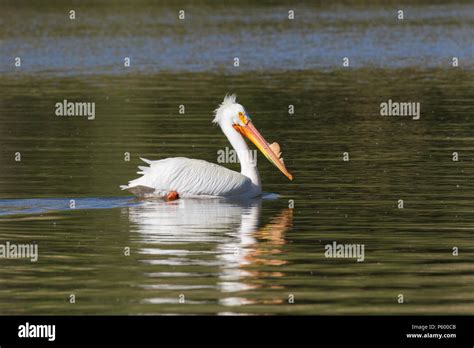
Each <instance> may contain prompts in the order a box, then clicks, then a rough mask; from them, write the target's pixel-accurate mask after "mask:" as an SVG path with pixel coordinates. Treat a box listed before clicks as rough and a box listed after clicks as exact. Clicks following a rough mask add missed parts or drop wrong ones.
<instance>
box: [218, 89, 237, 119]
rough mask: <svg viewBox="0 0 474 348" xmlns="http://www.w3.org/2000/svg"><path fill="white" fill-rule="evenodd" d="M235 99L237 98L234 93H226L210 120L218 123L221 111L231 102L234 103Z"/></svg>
mask: <svg viewBox="0 0 474 348" xmlns="http://www.w3.org/2000/svg"><path fill="white" fill-rule="evenodd" d="M236 100H237V95H236V94H226V95H225V97H224V100H223V101H222V103H221V105H219V107H218V108H217V109H215V110H214V119H213V120H212V122H214V123H218V122H219V120H220V118H221V116H222V111H223V110H224V109H225V108H226V107H228V106H231V105H232V104H235V102H236Z"/></svg>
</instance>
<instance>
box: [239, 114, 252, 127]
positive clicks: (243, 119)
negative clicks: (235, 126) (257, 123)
mask: <svg viewBox="0 0 474 348" xmlns="http://www.w3.org/2000/svg"><path fill="white" fill-rule="evenodd" d="M239 118H240V121H242V123H243V124H245V125H246V124H248V123H249V121H250V118H249V117H248V116H247V115H245V114H244V113H243V112H239Z"/></svg>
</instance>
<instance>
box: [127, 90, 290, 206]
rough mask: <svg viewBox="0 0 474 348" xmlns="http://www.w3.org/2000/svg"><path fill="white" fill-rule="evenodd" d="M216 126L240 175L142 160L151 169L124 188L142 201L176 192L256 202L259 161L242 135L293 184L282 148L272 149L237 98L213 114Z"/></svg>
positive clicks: (185, 161) (202, 164)
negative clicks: (233, 154)
mask: <svg viewBox="0 0 474 348" xmlns="http://www.w3.org/2000/svg"><path fill="white" fill-rule="evenodd" d="M214 112H215V117H214V120H213V122H214V123H217V124H218V125H219V126H220V127H221V129H222V132H223V133H224V134H225V135H226V137H227V139H228V140H229V142H230V143H231V145H232V146H233V148H234V150H236V153H237V156H238V158H239V162H240V165H241V173H237V172H235V171H232V170H230V169H227V168H225V167H222V166H219V165H217V164H214V163H209V162H206V161H202V160H196V159H189V158H185V157H175V158H167V159H163V160H158V161H150V160H147V159H143V158H142V160H143V161H144V162H146V163H148V164H149V166H148V167H145V166H139V167H138V168H139V169H140V171H139V172H138V174H142V177H140V178H138V179H135V180H132V181H130V182H129V183H128V185H123V186H121V188H122V189H123V190H129V191H130V192H132V193H133V194H134V195H136V196H139V197H167V195H168V194H169V193H170V192H174V193H176V194H177V195H175V196H176V197H183V198H184V197H192V198H195V197H232V198H253V197H256V196H259V195H260V194H261V193H262V185H261V182H260V176H259V173H258V169H257V165H256V161H253V160H252V156H249V151H250V150H249V148H248V146H247V143H246V142H245V140H244V138H243V136H242V135H245V136H246V137H247V138H249V139H250V140H251V141H252V142H253V143H254V144H255V145H256V146H257V147H258V148H259V149H260V151H262V153H263V154H264V155H265V156H266V157H267V158H268V159H269V160H270V161H271V162H272V163H273V164H274V165H275V166H277V167H278V168H279V169H280V170H281V171H282V172H283V173H284V174H285V175H286V176H287V177H288V178H289V179H290V180H291V179H292V176H291V174H290V173H288V171H287V170H286V168H285V165H284V164H283V159H282V158H281V157H280V155H281V153H280V147H279V145H278V144H276V143H273V144H272V145H269V144H268V143H267V142H266V141H265V139H264V138H263V136H262V135H261V134H260V133H259V132H258V131H257V129H256V128H255V127H254V126H253V124H252V122H251V120H250V118H249V117H248V115H247V113H246V112H245V109H244V107H243V106H242V105H240V104H237V103H236V97H235V95H230V96H226V97H225V98H224V101H223V102H222V104H221V105H220V106H219V107H218V108H217V109H216V110H215V111H214Z"/></svg>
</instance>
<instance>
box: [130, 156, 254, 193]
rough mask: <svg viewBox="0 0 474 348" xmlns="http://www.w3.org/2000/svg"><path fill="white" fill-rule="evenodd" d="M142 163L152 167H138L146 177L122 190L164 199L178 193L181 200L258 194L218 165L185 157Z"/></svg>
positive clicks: (247, 182)
mask: <svg viewBox="0 0 474 348" xmlns="http://www.w3.org/2000/svg"><path fill="white" fill-rule="evenodd" d="M142 160H143V161H144V162H146V163H148V164H149V166H148V167H145V166H139V167H138V168H139V169H140V171H139V172H138V174H142V175H143V176H142V177H140V178H138V179H135V180H132V181H130V182H129V184H128V185H124V186H121V188H122V189H124V190H129V191H130V192H132V193H133V194H135V195H137V196H158V197H163V196H166V194H167V193H168V192H170V191H176V192H178V194H179V195H180V197H197V196H199V197H202V196H210V197H239V196H245V195H250V194H252V193H254V191H255V190H256V188H255V187H254V185H253V184H252V181H251V180H250V179H249V178H248V177H246V176H245V175H242V174H240V173H237V172H235V171H233V170H230V169H227V168H225V167H221V166H219V165H217V164H214V163H209V162H206V161H202V160H196V159H190V158H185V157H175V158H166V159H163V160H159V161H150V160H147V159H143V158H142Z"/></svg>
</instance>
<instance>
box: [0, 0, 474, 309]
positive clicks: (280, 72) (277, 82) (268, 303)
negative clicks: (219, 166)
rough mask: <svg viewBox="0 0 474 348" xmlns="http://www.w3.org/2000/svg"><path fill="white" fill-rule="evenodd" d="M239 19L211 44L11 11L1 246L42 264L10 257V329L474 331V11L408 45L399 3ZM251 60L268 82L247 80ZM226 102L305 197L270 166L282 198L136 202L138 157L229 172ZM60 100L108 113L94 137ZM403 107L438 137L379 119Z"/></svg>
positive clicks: (135, 14) (5, 9) (439, 17)
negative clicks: (112, 323)
mask: <svg viewBox="0 0 474 348" xmlns="http://www.w3.org/2000/svg"><path fill="white" fill-rule="evenodd" d="M185 5H186V3H185ZM240 5H241V6H240V7H239V6H231V7H230V8H224V7H222V6H216V7H213V6H208V7H204V8H202V7H196V6H195V7H192V10H193V11H198V12H193V11H191V13H190V14H189V20H190V21H194V22H193V23H194V24H193V26H192V27H188V26H187V24H186V25H184V24H183V25H182V24H180V23H176V21H175V19H174V17H173V16H174V15H175V10H177V9H178V8H179V4H178V5H176V6H177V7H176V8H175V7H166V6H163V7H153V6H150V5H149V4H148V3H143V4H141V5H140V6H137V8H136V9H133V11H132V10H131V9H130V8H127V7H126V6H125V5H120V6H118V5H117V6H115V7H110V8H101V11H103V12H100V11H99V12H92V11H91V10H90V8H86V7H85V8H84V11H90V12H88V15H87V17H85V19H84V21H83V22H81V21H79V20H78V19H76V22H74V26H75V27H74V29H70V28H67V27H66V25H67V24H66V23H68V22H65V23H62V22H61V21H60V20H59V19H58V18H59V16H60V13H61V11H63V8H62V7H61V6H60V5H57V6H51V7H49V8H48V7H47V8H44V9H41V10H38V9H36V8H34V7H31V6H19V7H18V8H15V7H13V6H7V5H3V6H2V7H1V11H2V14H8V15H7V16H2V18H1V21H2V22H1V24H2V31H1V34H0V35H1V48H2V50H1V54H0V56H1V59H2V61H1V62H2V65H1V67H0V72H2V74H3V75H2V76H1V78H0V86H1V91H2V92H1V98H0V145H1V148H0V243H5V242H6V241H10V242H16V243H32V242H36V243H37V244H38V248H39V259H38V261H37V262H35V263H33V262H30V261H29V260H26V259H21V260H5V259H0V262H1V265H2V267H0V313H1V314H231V313H234V314H415V313H416V314H434V313H436V314H472V313H473V311H474V266H473V263H472V260H473V256H474V240H473V237H472V236H473V232H474V231H473V226H474V199H473V197H474V182H473V181H472V179H471V176H472V175H471V174H472V173H473V170H474V145H473V144H474V142H473V141H474V137H473V130H474V121H473V118H472V116H473V87H474V83H473V81H474V71H473V70H472V67H473V60H472V44H469V42H471V43H472V37H473V36H472V32H473V22H472V18H473V17H472V13H473V11H474V7H473V6H472V4H469V3H463V2H461V3H458V4H452V5H426V4H424V3H423V2H420V3H419V4H417V5H413V6H411V7H409V6H408V5H407V6H408V7H409V8H410V9H413V12H411V13H412V16H416V19H409V20H406V21H405V22H404V23H405V27H403V28H398V29H397V30H395V31H394V30H393V29H394V28H395V26H396V23H397V22H396V21H395V20H394V22H386V21H385V20H384V18H388V17H390V16H391V15H392V12H391V11H392V9H393V8H395V12H396V9H397V5H394V4H391V5H386V6H375V5H373V6H372V5H370V6H369V5H351V6H350V7H349V9H348V8H347V7H345V6H342V5H341V6H342V7H341V6H334V7H331V6H329V7H328V6H323V5H318V6H316V5H314V6H310V5H306V7H304V8H305V9H306V10H305V11H300V12H297V15H299V16H301V18H302V23H299V24H296V22H295V23H292V24H290V23H287V22H282V21H283V19H284V18H285V16H286V13H287V7H285V6H282V5H281V4H280V3H272V2H270V3H268V4H266V6H261V7H252V5H250V4H247V3H245V2H242V3H240ZM78 6H80V5H78ZM186 6H187V5H186ZM154 11H156V12H154ZM160 11H162V12H160ZM279 11H283V12H282V13H283V15H282V14H281V13H280V12H279ZM66 13H67V12H66ZM298 13H299V14H298ZM409 13H410V12H409ZM312 15H314V16H316V18H317V19H318V20H313V18H314V17H312ZM374 15H375V17H374ZM15 16H20V17H21V18H23V20H22V21H15V20H14V18H15ZM206 16H210V18H212V21H209V20H206V19H205V18H207V17H206ZM280 16H283V19H280ZM319 19H324V20H323V21H320V20H319ZM123 23H137V24H136V25H135V26H125V25H123ZM293 24H294V25H293ZM178 25H181V27H182V29H181V30H178V29H177V28H176V26H178ZM19 26H22V30H21V31H18V30H17V31H16V30H15V28H17V29H18V28H19ZM157 28H158V29H160V30H161V31H157V30H156V29H157ZM428 33H429V34H428ZM400 35H401V36H400ZM403 36H408V37H410V40H412V41H406V40H402V39H403ZM197 38H199V39H197ZM394 39H395V41H393V40H394ZM318 40H319V41H318ZM469 40H471V41H469ZM262 42H264V43H265V45H262ZM316 42H320V45H316V44H315V43H316ZM236 43H240V44H239V45H236ZM356 43H357V44H356ZM213 48H215V49H213ZM234 48H235V49H234ZM75 50H78V51H75ZM183 50H184V51H183ZM235 51H238V54H236V53H235ZM18 52H20V53H18ZM127 52H133V55H132V59H133V60H132V63H133V65H132V67H130V68H129V69H128V70H126V69H125V68H123V67H122V65H123V63H122V62H123V57H122V56H123V55H124V54H127ZM278 52H279V53H278ZM347 52H349V53H347ZM374 52H375V53H376V55H374V54H373V53H374ZM188 53H189V54H188ZM239 54H240V55H241V56H242V57H246V56H247V57H249V58H248V59H242V58H241V62H242V61H245V60H251V61H252V67H249V66H248V65H247V64H242V65H241V69H240V68H239V69H240V70H237V71H236V70H234V69H233V67H232V59H233V57H234V56H236V55H237V56H240V55H239ZM18 55H22V57H23V59H22V61H23V62H24V66H23V67H22V68H21V69H19V70H18V69H17V70H15V68H14V67H12V66H11V64H12V63H11V62H12V59H13V57H16V56H18ZM346 55H349V56H350V57H351V62H354V66H353V67H351V68H342V67H340V59H341V57H344V56H346ZM452 56H457V57H459V58H460V62H461V63H460V66H459V67H458V68H453V67H451V65H450V64H451V57H452ZM227 57H230V61H229V62H227ZM352 57H354V58H355V59H352ZM114 64H117V65H114ZM351 64H352V63H351ZM124 69H125V70H124ZM229 91H232V92H236V93H238V95H239V101H240V102H241V103H242V104H243V105H244V106H245V107H246V109H247V111H248V113H249V114H250V116H251V117H252V119H253V121H254V124H255V125H256V126H257V127H258V128H259V129H260V131H261V132H262V134H263V135H264V136H265V137H266V138H267V140H270V141H278V142H279V143H280V144H281V147H282V150H283V155H284V158H285V163H286V165H287V168H288V169H289V170H290V172H292V174H293V175H294V177H295V179H294V181H292V182H290V181H288V180H287V179H286V178H285V177H284V176H283V175H282V174H281V173H279V172H278V171H277V170H276V169H275V168H274V167H273V166H272V165H271V164H270V163H268V162H267V161H266V160H265V159H264V158H263V157H262V156H260V155H259V158H258V167H259V169H260V174H261V177H262V182H263V186H264V187H263V188H264V190H265V191H267V192H274V193H278V194H280V198H279V199H276V200H262V199H256V200H253V201H248V202H227V201H221V200H205V201H201V200H178V201H175V202H161V201H136V200H134V199H133V198H132V197H130V196H128V195H127V194H126V193H124V192H123V191H120V189H119V185H121V184H124V183H126V182H127V181H128V180H129V179H131V178H134V177H136V176H137V175H136V174H135V172H136V167H137V165H141V161H140V160H139V158H138V157H139V156H142V157H146V158H150V159H160V158H166V157H170V156H187V157H193V158H200V159H204V160H208V161H211V162H216V160H217V151H218V150H220V149H224V148H225V147H226V146H228V143H227V140H226V139H225V137H224V136H223V135H222V133H221V132H220V130H219V128H218V127H216V126H213V125H212V124H211V120H212V111H213V109H214V108H215V107H216V106H217V104H218V103H219V102H220V101H221V100H222V97H223V95H224V94H225V93H226V92H229ZM63 99H68V100H71V101H94V102H95V103H96V117H95V119H94V120H87V119H86V118H84V117H57V116H55V114H54V111H55V107H54V105H55V103H57V102H60V101H62V100H63ZM388 99H392V100H400V101H414V102H420V103H421V117H420V120H412V119H410V118H407V117H405V118H403V117H391V118H389V117H382V116H380V114H379V111H380V107H379V105H380V103H381V102H384V101H387V100H388ZM180 104H182V105H185V110H186V112H185V114H184V115H182V114H179V113H178V106H179V105H180ZM290 104H292V105H294V106H295V114H294V115H289V114H288V105H290ZM17 152H18V153H20V155H21V161H15V156H16V153H17ZM126 152H128V153H130V158H131V159H130V161H126V160H124V156H125V155H124V154H125V153H126ZM344 152H348V153H349V156H350V160H349V161H343V153H344ZM453 152H457V153H458V155H459V161H457V162H456V161H453ZM224 165H225V166H227V167H229V168H232V169H236V170H238V165H237V164H224ZM400 199H402V200H403V203H404V208H403V209H399V208H398V200H400ZM71 200H74V203H75V207H74V209H71V208H70V203H71ZM293 204H294V207H293ZM290 206H291V207H293V208H290ZM333 241H336V242H337V243H349V244H353V243H355V244H364V245H365V260H364V262H356V260H355V259H347V258H346V259H331V258H326V257H325V255H324V251H325V249H324V247H325V245H326V244H331V243H332V242H333ZM453 247H458V248H459V255H458V256H453V254H452V251H453ZM124 248H130V256H125V255H124ZM70 294H75V296H76V303H75V304H70V303H69V302H68V299H69V295H70ZM399 294H403V296H404V301H405V303H403V304H399V303H398V302H397V299H398V297H397V296H398V295H399ZM181 295H184V298H185V301H184V303H180V301H179V300H180V296H181ZM290 295H292V296H294V299H295V300H294V303H292V304H290V303H288V298H289V296H290ZM181 298H182V297H181Z"/></svg>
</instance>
